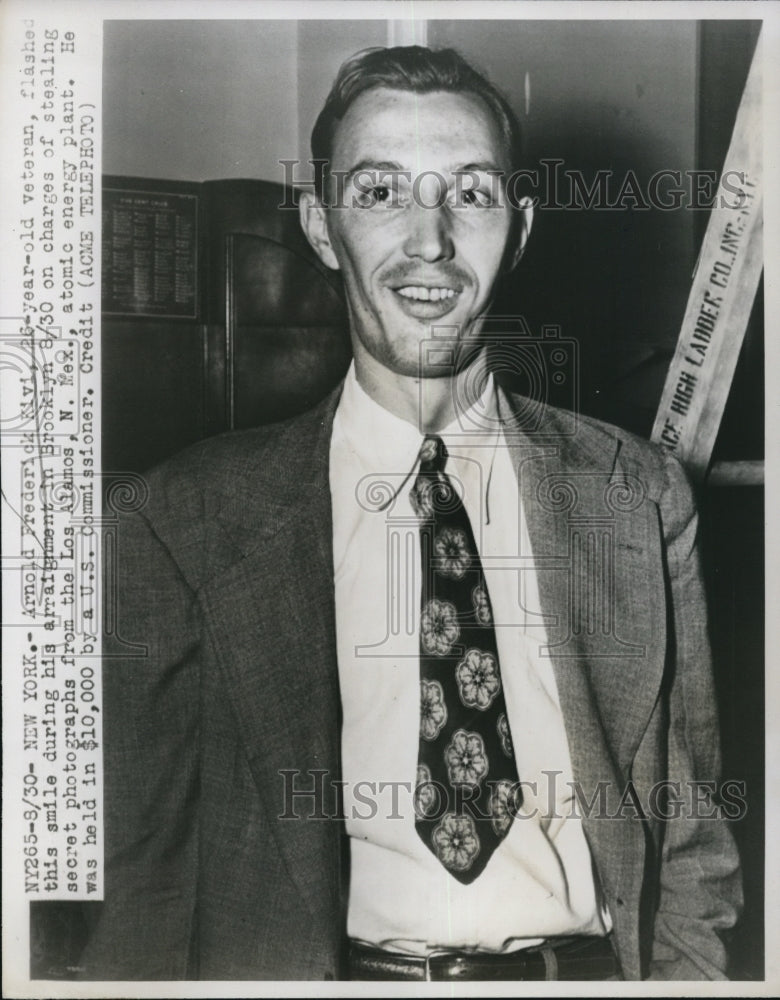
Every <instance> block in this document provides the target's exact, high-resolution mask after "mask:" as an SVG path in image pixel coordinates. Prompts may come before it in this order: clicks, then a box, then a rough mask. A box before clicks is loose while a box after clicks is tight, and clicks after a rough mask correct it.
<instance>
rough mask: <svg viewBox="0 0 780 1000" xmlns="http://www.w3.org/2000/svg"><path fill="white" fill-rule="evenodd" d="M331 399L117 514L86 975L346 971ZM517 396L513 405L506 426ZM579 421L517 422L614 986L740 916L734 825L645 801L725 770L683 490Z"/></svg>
mask: <svg viewBox="0 0 780 1000" xmlns="http://www.w3.org/2000/svg"><path fill="white" fill-rule="evenodd" d="M337 399H338V393H335V394H334V395H333V396H331V397H329V398H328V399H327V400H325V401H324V402H323V403H322V404H321V405H320V406H319V407H317V408H316V409H315V410H313V411H311V412H309V413H307V414H305V415H303V416H301V417H298V418H295V419H293V420H291V421H288V422H286V423H283V424H279V425H275V426H270V427H263V428H259V429H257V430H253V431H248V432H240V433H234V434H228V435H223V436H221V437H218V438H214V439H211V440H208V441H204V442H202V443H201V444H199V445H197V446H195V447H193V448H191V449H189V450H188V451H186V452H184V453H183V454H181V455H179V456H178V457H176V458H174V459H173V460H171V461H170V462H167V463H166V464H165V465H163V466H162V467H160V468H158V469H157V470H156V471H154V472H153V473H152V474H151V475H150V476H149V477H148V480H147V481H148V488H149V497H148V501H147V502H146V503H145V505H144V507H143V509H142V510H140V511H139V512H136V513H132V514H129V515H127V516H123V517H122V518H121V520H120V525H119V529H118V532H117V539H116V565H117V593H118V605H117V612H118V613H117V619H116V632H117V635H116V636H115V637H114V639H113V640H111V641H109V640H108V639H107V640H106V652H107V654H108V655H107V656H106V658H105V665H104V742H105V772H106V776H105V783H106V801H105V836H106V900H105V903H104V904H103V909H102V914H101V917H100V920H99V922H98V924H97V926H96V927H95V929H94V932H93V934H92V936H91V939H90V942H89V944H88V946H87V950H86V953H85V955H84V956H83V961H82V966H83V968H82V976H83V977H84V978H89V979H102V978H107V979H111V978H117V979H139V978H148V979H177V978H198V977H200V978H204V979H277V978H278V979H294V978H301V979H333V978H340V977H341V975H342V974H343V972H342V966H341V964H340V962H341V955H342V950H343V944H344V929H345V899H346V892H345V889H346V886H347V882H348V850H346V849H345V841H346V836H345V834H344V830H343V822H342V821H341V820H339V819H338V817H337V815H336V814H337V811H338V805H337V799H338V797H337V795H336V794H335V793H333V794H331V790H332V786H331V781H336V780H338V778H339V742H340V740H339V732H340V717H339V716H340V699H339V688H338V673H337V664H336V654H335V624H334V618H335V616H334V596H333V595H334V590H333V564H332V563H333V560H332V538H331V531H332V522H331V509H330V492H329V487H328V458H329V442H330V435H331V424H332V419H333V414H334V411H335V406H336V402H337ZM507 401H508V404H509V405H508V408H507ZM523 406H524V401H523V400H522V399H512V398H509V397H507V399H505V400H504V412H505V416H506V417H507V420H508V424H507V427H510V425H511V415H512V414H513V413H515V412H520V411H522V409H523ZM526 412H528V411H527V410H526ZM570 426H571V415H563V414H562V413H561V412H560V411H556V410H554V409H552V408H547V409H545V410H544V411H543V412H542V414H541V419H540V420H539V422H538V424H537V426H535V427H534V428H530V429H528V428H526V429H525V430H520V431H518V432H517V433H514V432H508V433H509V438H510V441H511V444H510V447H511V448H512V454H513V458H514V460H515V465H516V467H517V470H518V480H519V486H520V493H521V496H522V499H523V503H524V505H525V507H524V509H525V513H526V518H527V522H528V527H529V533H530V539H531V545H532V551H533V555H534V561H535V566H536V572H537V575H538V580H539V589H540V597H541V601H542V609H543V611H544V613H545V624H546V632H547V636H548V642H549V644H550V652H551V655H552V657H553V666H554V671H555V677H556V681H557V685H558V691H559V696H560V701H561V706H562V710H563V715H564V720H565V724H566V731H567V735H568V740H569V746H570V752H571V759H572V763H573V771H574V778H575V780H576V781H577V782H578V783H579V787H580V789H581V792H582V800H581V801H582V807H583V812H584V814H585V815H584V824H585V832H586V836H587V839H588V842H589V844H590V848H591V852H592V856H593V859H594V862H595V866H596V869H597V871H598V875H599V878H600V881H601V885H602V888H603V891H604V896H605V899H606V902H607V905H608V907H609V910H610V913H611V915H612V920H613V923H614V937H615V942H616V946H617V951H618V955H619V959H620V963H621V967H622V970H623V974H624V976H625V977H626V978H631V979H635V978H641V977H643V976H647V975H648V974H649V975H652V976H653V977H659V978H667V979H707V978H720V977H722V976H723V974H724V969H725V957H724V949H723V946H722V943H721V938H720V934H721V932H723V931H724V930H726V929H727V928H729V927H730V926H731V925H732V924H733V923H734V921H735V919H736V916H737V912H738V909H739V906H740V902H741V889H740V881H739V872H738V860H737V855H736V850H735V847H734V844H733V841H732V839H731V835H730V832H729V830H728V824H727V823H726V822H724V821H722V820H715V819H712V818H702V817H703V816H704V815H705V814H706V813H707V812H708V810H710V807H709V805H708V804H707V803H706V802H704V800H703V799H702V801H701V802H700V803H699V805H698V806H697V807H695V809H694V815H691V810H690V809H683V810H682V812H681V811H680V809H675V804H674V801H673V799H674V796H672V799H671V800H667V799H666V798H665V797H664V795H663V794H661V795H658V794H657V789H656V792H653V791H652V789H653V788H654V787H655V786H657V783H658V782H659V781H663V780H666V779H670V780H672V781H676V782H680V783H681V784H680V790H681V793H682V796H683V798H685V795H686V790H687V787H688V786H687V784H686V783H689V782H691V781H694V780H697V779H698V780H704V781H710V782H712V781H717V780H718V778H719V749H718V731H717V721H716V715H715V707H714V697H713V687H712V677H711V670H710V663H709V658H708V640H707V630H706V621H705V614H704V610H703V597H702V589H701V582H700V575H699V567H698V559H697V552H696V531H697V528H696V517H695V512H694V507H693V503H692V498H691V494H690V490H689V487H688V484H687V481H686V478H685V476H684V474H683V472H682V470H681V468H680V466H679V464H678V463H677V462H676V461H675V460H674V459H672V458H670V457H669V456H667V455H666V454H665V453H664V452H662V451H661V450H660V449H657V448H655V447H654V446H651V445H649V444H647V443H646V442H644V441H641V440H640V439H638V438H635V437H633V436H631V435H629V434H626V433H624V432H622V431H619V430H618V429H616V428H614V427H609V426H607V425H605V424H601V423H598V422H596V421H592V420H587V419H584V418H581V419H580V420H579V423H578V428H577V432H576V434H573V435H572V434H570V433H569V430H570ZM518 556H519V558H520V559H521V560H522V558H523V554H522V553H519V554H518ZM597 566H601V567H602V568H601V569H597V568H596V567H597ZM130 644H136V645H135V646H132V645H130ZM504 669H506V666H505V667H504ZM290 772H300V773H299V774H297V775H291V774H290ZM291 782H292V783H293V784H294V785H295V787H296V789H302V788H308V787H313V785H314V783H319V787H320V789H321V791H322V792H323V793H324V795H325V798H324V801H322V800H320V801H319V803H318V810H317V811H316V815H315V816H314V817H312V818H297V819H296V818H289V816H290V812H291V811H292V812H293V813H297V814H298V815H299V816H300V817H302V816H304V815H306V814H307V813H308V812H309V811H310V810H311V809H312V808H313V798H311V797H310V798H306V797H305V796H298V797H297V798H296V799H295V801H294V808H293V809H292V810H291V809H290V798H289V792H290V787H291ZM700 798H701V795H700ZM704 798H705V799H706V795H705V796H704ZM702 803H703V804H702ZM696 810H698V817H697V815H695V813H696ZM676 812H677V813H680V814H679V815H677V816H675V813H676ZM661 813H665V814H668V815H669V816H670V817H671V818H669V819H668V820H664V819H663V818H661V815H660V814H661ZM710 813H711V810H710ZM285 814H286V816H287V818H285Z"/></svg>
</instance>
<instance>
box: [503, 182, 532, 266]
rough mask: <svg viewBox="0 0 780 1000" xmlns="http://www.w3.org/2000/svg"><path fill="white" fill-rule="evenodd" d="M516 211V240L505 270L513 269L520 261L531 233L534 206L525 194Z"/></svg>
mask: <svg viewBox="0 0 780 1000" xmlns="http://www.w3.org/2000/svg"><path fill="white" fill-rule="evenodd" d="M517 212H518V214H519V216H520V219H519V222H518V225H517V240H516V245H515V250H514V253H513V254H512V255H511V257H509V259H508V261H507V268H506V269H507V271H513V270H514V269H515V268H516V267H517V265H518V264H519V263H520V258H521V257H522V256H523V253H524V251H525V245H526V243H527V242H528V237H529V236H530V235H531V226H532V225H533V221H534V206H533V202H532V201H531V199H530V198H529V197H527V196H526V197H525V198H523V199H521V201H520V204H519V205H518V207H517Z"/></svg>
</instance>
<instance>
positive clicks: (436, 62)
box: [311, 45, 522, 198]
mask: <svg viewBox="0 0 780 1000" xmlns="http://www.w3.org/2000/svg"><path fill="white" fill-rule="evenodd" d="M377 87H386V88H389V89H391V90H406V91H410V92H412V93H415V94H430V93H434V92H436V91H442V90H444V91H450V92H453V93H457V94H473V95H476V96H477V97H479V98H481V99H482V100H483V101H484V102H485V104H486V105H487V107H488V109H489V111H490V113H491V114H492V115H493V119H494V120H495V123H496V125H497V126H498V130H499V133H500V135H501V138H502V140H503V143H504V147H505V151H506V154H507V156H508V158H509V166H510V170H512V171H514V170H517V169H519V168H520V167H521V165H522V137H521V133H520V125H519V123H518V121H517V118H516V117H515V114H514V112H513V111H512V108H511V107H510V106H509V103H508V101H507V100H506V98H505V97H504V96H503V95H502V94H501V93H500V92H499V91H498V90H496V88H495V87H494V86H493V84H492V83H490V81H489V80H487V79H486V78H485V77H484V76H483V75H482V74H481V73H478V72H477V71H476V70H475V69H474V68H473V67H472V66H470V65H469V64H468V63H467V62H466V60H465V59H464V58H463V56H462V55H460V53H458V52H456V51H455V50H454V49H427V48H423V46H421V45H409V46H398V47H396V48H391V49H384V48H372V49H364V50H363V51H362V52H358V53H357V54H356V55H354V56H352V57H351V58H350V59H347V61H346V62H345V63H343V64H342V66H341V69H340V70H339V72H338V75H337V77H336V80H335V82H334V84H333V87H332V88H331V91H330V93H329V94H328V97H327V100H326V101H325V106H324V107H323V109H322V111H320V113H319V116H318V117H317V121H316V122H315V123H314V129H313V130H312V134H311V152H312V160H313V161H314V173H315V188H316V191H317V195H318V196H319V197H320V198H322V194H323V188H324V180H325V174H326V172H327V170H328V169H329V167H330V160H331V156H332V154H333V139H334V136H335V134H336V128H337V127H338V124H339V122H340V121H341V120H342V118H343V117H344V116H345V115H346V113H347V111H348V110H349V108H350V107H351V105H352V104H353V103H354V102H355V101H356V100H357V98H358V97H359V96H360V95H361V94H364V93H365V92H366V91H367V90H373V89H375V88H377Z"/></svg>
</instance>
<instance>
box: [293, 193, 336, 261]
mask: <svg viewBox="0 0 780 1000" xmlns="http://www.w3.org/2000/svg"><path fill="white" fill-rule="evenodd" d="M298 211H299V213H300V218H301V229H303V231H304V233H305V234H306V239H307V240H308V241H309V243H311V245H312V247H313V249H314V252H315V253H316V254H317V256H318V257H319V258H320V260H321V261H322V263H323V264H325V266H326V267H329V268H331V269H332V270H334V271H338V270H339V262H338V261H337V260H336V255H335V253H334V252H333V247H332V245H331V242H330V233H329V232H328V220H327V218H326V215H325V206H324V205H323V204H322V202H321V201H320V200H319V198H317V196H316V195H315V194H314V193H313V192H312V191H303V192H302V193H301V197H300V202H299V204H298Z"/></svg>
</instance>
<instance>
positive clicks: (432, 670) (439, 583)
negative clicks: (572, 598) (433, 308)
mask: <svg viewBox="0 0 780 1000" xmlns="http://www.w3.org/2000/svg"><path fill="white" fill-rule="evenodd" d="M446 461H447V449H446V447H445V445H444V442H443V441H442V440H441V438H438V437H434V436H428V437H426V438H425V440H424V441H423V444H422V448H421V449H420V471H419V473H418V475H417V478H416V480H415V482H414V485H413V487H412V490H411V493H410V497H411V501H412V507H413V508H414V511H415V513H416V514H417V516H418V517H419V518H420V550H421V556H422V603H421V615H420V743H419V754H418V766H417V787H416V790H415V812H416V828H417V832H418V833H419V835H420V837H421V838H422V839H423V841H424V843H425V844H426V846H427V847H428V848H429V849H430V850H431V851H433V853H434V854H435V855H436V857H437V858H438V859H439V861H441V863H442V864H443V865H444V867H445V868H446V869H447V871H449V872H450V873H451V874H452V875H453V876H454V877H455V878H456V879H458V881H459V882H463V883H466V884H468V883H470V882H473V881H474V879H475V878H477V876H478V875H480V874H481V873H482V871H483V870H484V868H485V866H486V865H487V863H488V861H489V860H490V858H491V855H492V854H493V851H494V850H495V849H496V848H497V847H498V845H499V844H500V843H501V841H502V840H503V839H504V837H505V836H506V834H507V833H508V831H509V827H510V826H511V824H512V820H513V819H514V816H515V815H516V813H517V809H518V808H519V807H520V804H521V802H522V794H521V790H520V785H519V782H518V777H517V767H516V765H515V757H514V751H513V749H512V742H511V739H510V733H509V724H508V722H507V712H506V702H505V700H504V691H503V687H502V684H501V671H500V669H499V663H498V649H497V646H496V633H495V628H494V625H493V613H492V608H491V604H490V597H489V595H488V590H487V585H486V583H485V576H484V573H483V571H482V564H481V562H480V559H479V553H478V552H477V547H476V544H475V541H474V533H473V531H472V529H471V523H470V522H469V517H468V514H467V513H466V509H465V508H464V506H463V504H462V503H461V500H460V498H459V497H458V494H457V493H456V491H455V489H454V487H453V485H452V483H451V481H450V479H449V477H448V476H447V474H446V473H445V472H444V466H445V464H446Z"/></svg>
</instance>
